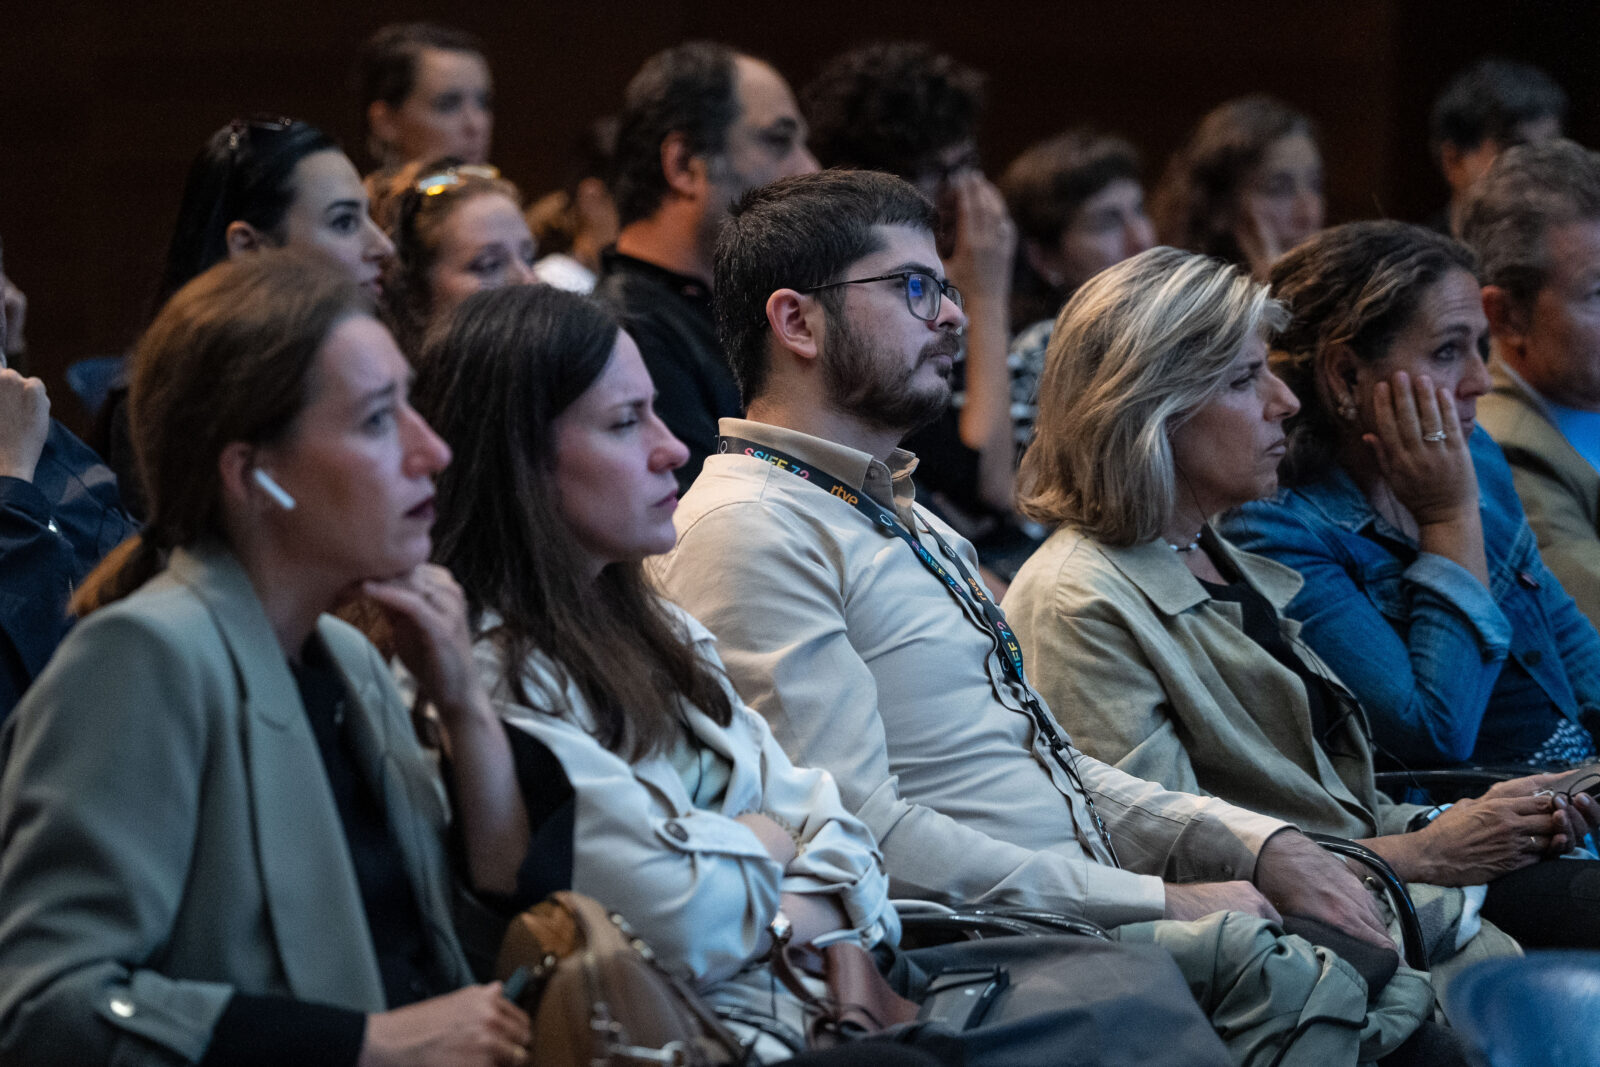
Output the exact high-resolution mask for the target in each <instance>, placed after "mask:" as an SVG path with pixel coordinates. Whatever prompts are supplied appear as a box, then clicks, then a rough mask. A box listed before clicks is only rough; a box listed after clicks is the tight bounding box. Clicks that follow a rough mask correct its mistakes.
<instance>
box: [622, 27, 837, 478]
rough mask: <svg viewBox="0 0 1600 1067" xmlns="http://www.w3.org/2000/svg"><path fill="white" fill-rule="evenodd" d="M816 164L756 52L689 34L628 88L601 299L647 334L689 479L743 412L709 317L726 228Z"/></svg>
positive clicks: (647, 352)
mask: <svg viewBox="0 0 1600 1067" xmlns="http://www.w3.org/2000/svg"><path fill="white" fill-rule="evenodd" d="M816 169H817V161H816V160H815V159H813V158H812V156H811V153H810V152H808V151H807V150H806V128H805V123H804V122H803V121H802V120H801V118H800V110H799V108H798V106H796V104H795V102H794V94H793V93H792V92H791V91H790V90H789V85H788V83H787V82H785V81H784V80H783V78H782V76H780V75H779V74H778V72H777V71H775V70H773V69H772V68H771V67H770V66H768V65H767V64H765V63H763V62H761V61H760V60H758V59H754V58H752V57H750V56H746V55H740V54H739V53H737V52H735V51H734V50H733V49H731V48H728V47H727V46H725V45H720V44H714V43H711V42H708V41H691V42H689V43H687V44H681V45H678V46H676V47H674V48H669V49H667V50H666V51H664V52H660V53H657V54H656V55H654V56H652V57H651V58H650V59H648V60H647V61H646V62H645V65H644V66H643V68H641V69H640V71H639V73H638V74H636V75H635V76H634V78H633V80H632V81H631V82H629V83H628V89H627V95H626V99H625V101H624V106H623V110H622V114H621V115H620V116H619V118H618V128H617V150H616V161H615V164H614V166H613V172H614V178H613V183H612V193H613V195H614V196H615V197H616V202H617V213H618V221H619V222H620V224H621V227H622V228H621V230H620V232H619V233H618V235H617V243H616V247H615V248H614V249H612V250H610V251H608V252H606V253H605V254H604V255H603V257H602V259H601V267H600V281H599V283H598V285H597V287H596V289H595V295H596V296H598V297H599V298H600V299H601V300H603V301H605V302H606V303H607V304H610V305H611V306H612V307H613V308H614V309H615V310H616V311H617V313H618V315H619V316H620V318H621V319H622V325H623V327H624V328H625V329H626V330H627V331H628V333H629V335H630V336H632V337H633V339H634V340H635V341H637V342H638V344H639V352H640V354H641V355H643V356H644V362H645V366H646V367H648V368H649V370H650V377H651V378H652V379H653V380H654V381H655V386H656V390H657V394H658V395H657V398H656V410H657V413H658V414H660V416H661V418H662V421H664V422H665V423H666V424H667V426H668V428H669V429H671V430H672V432H673V433H674V434H676V435H677V436H678V437H679V439H681V440H682V441H683V443H684V444H686V445H688V446H689V461H688V462H687V463H685V464H684V465H683V466H682V467H680V468H678V472H677V474H678V484H679V486H680V487H682V488H685V489H686V488H688V486H689V484H690V483H691V482H693V481H694V478H695V475H696V474H698V473H699V472H700V464H701V463H702V462H703V461H704V459H705V457H706V456H707V455H709V454H710V453H711V450H712V448H713V447H714V446H715V444H716V437H717V419H718V417H720V416H723V415H736V414H738V412H739V390H738V386H737V385H736V384H735V383H734V381H733V375H732V372H731V371H730V370H729V369H728V365H727V361H726V360H725V359H724V358H723V355H722V348H721V346H720V345H719V344H718V343H717V335H716V328H715V327H714V325H713V324H712V320H711V248H712V243H713V242H714V241H715V240H716V236H717V230H718V228H719V227H720V226H721V225H722V221H723V220H724V219H725V218H727V214H728V205H729V204H731V203H732V202H733V200H734V199H735V198H736V197H738V196H739V195H740V194H742V193H744V192H745V191H746V190H748V189H753V188H754V187H756V186H757V185H762V184H764V183H766V182H769V181H772V180H773V179H774V178H780V177H783V176H784V175H787V174H803V173H807V172H809V171H814V170H816Z"/></svg>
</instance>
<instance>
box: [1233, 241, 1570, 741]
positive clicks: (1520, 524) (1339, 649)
mask: <svg viewBox="0 0 1600 1067" xmlns="http://www.w3.org/2000/svg"><path fill="white" fill-rule="evenodd" d="M1272 285H1273V292H1274V295H1275V296H1277V298H1278V299H1279V300H1281V301H1282V302H1283V303H1284V304H1285V306H1287V308H1288V309H1289V313H1290V315H1291V320H1290V322H1289V325H1288V327H1287V328H1286V329H1285V330H1284V331H1283V333H1282V334H1280V335H1279V337H1278V339H1277V342H1276V349H1277V351H1276V352H1275V357H1274V358H1275V363H1276V365H1277V367H1278V368H1279V369H1280V373H1281V375H1282V376H1283V378H1284V380H1285V381H1287V382H1288V383H1289V385H1290V386H1291V387H1293V389H1294V391H1295V393H1296V394H1297V395H1298V396H1299V397H1300V400H1301V404H1302V408H1301V410H1300V413H1299V414H1298V415H1297V416H1295V417H1293V418H1291V419H1289V420H1288V421H1287V423H1286V424H1285V425H1286V429H1287V431H1288V453H1287V455H1286V456H1285V457H1284V463H1283V469H1282V472H1281V474H1282V479H1283V483H1284V486H1285V488H1284V490H1283V491H1282V492H1280V493H1279V494H1278V496H1277V499H1276V500H1274V501H1260V502H1258V503H1254V504H1248V505H1246V506H1245V507H1244V508H1243V509H1241V510H1240V511H1239V512H1238V513H1237V514H1236V515H1235V516H1234V517H1232V518H1230V519H1229V520H1227V522H1226V523H1225V526H1224V529H1225V531H1226V532H1227V534H1228V536H1229V537H1230V538H1231V539H1232V540H1233V541H1234V542H1235V543H1237V544H1239V545H1240V547H1242V548H1245V549H1247V550H1249V551H1252V552H1259V553H1261V554H1262V555H1265V556H1269V557H1271V558H1273V559H1276V560H1278V561H1279V562H1282V563H1286V564H1288V565H1289V566H1290V567H1293V568H1294V569H1295V570H1297V571H1299V572H1300V574H1301V575H1302V576H1303V577H1304V579H1305V585H1304V587H1303V588H1302V589H1301V590H1300V592H1299V594H1298V595H1297V596H1296V597H1295V598H1294V600H1293V601H1291V602H1290V604H1289V606H1288V613H1289V614H1290V615H1291V616H1293V617H1294V618H1297V619H1299V620H1301V621H1302V622H1303V623H1304V631H1303V632H1304V635H1305V639H1306V641H1307V642H1309V643H1310V645H1311V647H1313V648H1315V649H1316V650H1317V653H1318V655H1320V656H1321V657H1322V658H1323V659H1325V660H1327V661H1328V663H1329V664H1330V665H1332V667H1333V669H1334V670H1336V671H1337V672H1338V673H1339V676H1340V677H1341V678H1343V679H1344V680H1345V682H1346V683H1347V684H1348V685H1349V686H1350V688H1351V689H1352V690H1353V691H1354V692H1355V694H1356V696H1357V697H1359V698H1360V699H1361V702H1362V704H1363V705H1365V707H1366V709H1367V712H1368V714H1369V715H1370V716H1371V718H1372V733H1373V739H1374V741H1375V742H1376V743H1377V744H1378V745H1379V746H1380V749H1381V751H1383V752H1384V753H1385V754H1387V755H1388V756H1389V757H1390V758H1392V759H1394V760H1398V761H1402V762H1404V763H1406V764H1410V765H1412V766H1440V765H1450V764H1456V763H1460V762H1462V761H1464V760H1468V759H1471V760H1474V761H1476V762H1480V763H1518V764H1524V765H1533V766H1539V767H1550V766H1565V765H1569V764H1576V763H1583V762H1588V761H1592V760H1594V759H1595V753H1596V747H1595V740H1594V737H1593V733H1592V730H1593V726H1594V724H1595V723H1596V719H1595V718H1594V717H1595V716H1596V715H1600V636H1597V635H1596V634H1595V630H1594V627H1593V626H1591V625H1590V624H1589V622H1588V621H1587V620H1586V619H1585V618H1584V617H1583V615H1582V614H1581V613H1580V612H1579V611H1578V610H1577V607H1576V606H1575V605H1574V604H1573V602H1572V598H1571V597H1569V596H1567V594H1566V593H1565V592H1564V591H1563V590H1562V588H1561V585H1560V583H1559V582H1557V581H1556V579H1555V578H1554V577H1553V576H1552V575H1551V574H1550V572H1549V571H1548V570H1547V569H1546V568H1545V565H1544V563H1543V562H1542V561H1541V560H1540V558H1539V548H1538V544H1537V541H1536V539H1535V537H1534V535H1533V532H1532V531H1531V530H1530V529H1529V528H1528V522H1527V519H1526V517H1525V516H1524V515H1523V511H1522V505H1521V504H1520V503H1519V502H1518V500H1517V494H1516V491H1515V489H1514V488H1513V486H1512V482H1511V474H1510V471H1509V468H1508V467H1507V465H1506V461H1505V457H1504V456H1502V455H1501V453H1500V449H1499V447H1498V446H1496V445H1495V443H1494V442H1493V441H1492V440H1490V438H1489V435H1488V434H1487V433H1481V432H1478V431H1477V430H1476V429H1475V425H1476V424H1475V419H1474V414H1475V407H1476V404H1477V400H1478V398H1479V397H1480V396H1482V395H1483V394H1484V393H1485V392H1487V391H1488V389H1489V374H1488V371H1487V368H1486V367H1485V365H1484V364H1485V352H1486V351H1487V344H1488V323H1487V321H1486V320H1485V318H1484V313H1483V306H1482V302H1481V300H1480V297H1479V285H1478V279H1477V277H1476V275H1475V274H1474V264H1473V260H1472V255H1471V253H1470V252H1468V251H1467V249H1466V248H1464V247H1463V246H1461V245H1459V244H1457V243H1456V242H1455V241H1452V240H1450V239H1449V238H1447V237H1443V236H1440V235H1439V234H1436V233H1433V232H1431V231H1429V230H1425V229H1422V228H1421V227H1417V226H1409V225H1405V224H1403V223H1397V222H1361V223H1351V224H1349V225H1346V226H1338V227H1335V228H1333V229H1331V230H1328V231H1325V232H1324V233H1322V234H1320V235H1318V236H1317V237H1315V238H1314V239H1312V240H1311V241H1308V242H1306V243H1305V244H1303V245H1301V246H1300V247H1298V248H1296V249H1295V250H1294V251H1293V252H1291V253H1289V254H1288V255H1286V256H1284V257H1283V258H1282V259H1281V260H1279V261H1278V263H1276V264H1275V265H1274V266H1273V268H1272Z"/></svg>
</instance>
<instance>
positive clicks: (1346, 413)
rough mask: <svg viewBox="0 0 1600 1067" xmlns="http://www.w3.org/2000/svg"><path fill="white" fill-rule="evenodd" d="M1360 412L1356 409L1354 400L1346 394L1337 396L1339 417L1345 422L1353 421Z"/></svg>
mask: <svg viewBox="0 0 1600 1067" xmlns="http://www.w3.org/2000/svg"><path fill="white" fill-rule="evenodd" d="M1359 414H1360V412H1359V411H1357V410H1356V402H1355V401H1354V400H1351V399H1350V397H1349V395H1348V394H1346V395H1344V396H1341V397H1340V398H1339V417H1340V418H1341V419H1343V420H1344V421H1345V422H1355V421H1356V416H1357V415H1359Z"/></svg>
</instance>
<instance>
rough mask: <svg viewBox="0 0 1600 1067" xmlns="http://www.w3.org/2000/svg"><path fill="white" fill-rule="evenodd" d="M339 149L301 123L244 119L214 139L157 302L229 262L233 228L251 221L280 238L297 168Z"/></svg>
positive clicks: (202, 159) (192, 177)
mask: <svg viewBox="0 0 1600 1067" xmlns="http://www.w3.org/2000/svg"><path fill="white" fill-rule="evenodd" d="M337 151H339V146H338V145H337V144H336V143H334V140H333V138H331V137H329V136H328V135H327V134H325V133H323V132H322V131H321V130H319V129H317V128H316V127H315V126H313V125H311V124H310V123H309V122H300V121H298V120H296V119H279V118H268V117H265V116H258V117H255V118H248V119H247V118H237V119H234V120H233V121H232V122H230V123H228V124H227V125H226V126H224V127H222V129H220V130H218V131H217V132H216V133H214V134H212V135H211V136H210V137H209V138H208V139H207V140H206V143H205V146H204V147H202V148H201V149H200V151H199V153H198V154H197V155H196V156H195V158H194V162H193V163H191V164H190V165H189V177H188V179H187V180H186V181H185V182H184V186H183V200H182V202H181V203H180V204H179V205H178V219H177V222H176V223H175V224H174V225H173V228H172V242H171V244H170V245H168V246H167V264H166V267H165V269H164V270H163V272H162V276H161V288H160V290H159V292H158V293H157V305H158V306H159V305H160V304H164V303H166V301H167V299H168V298H169V297H171V296H172V294H174V293H176V292H177V291H178V290H179V289H181V288H182V287H183V286H184V285H185V284H186V283H187V282H188V281H189V280H190V279H192V278H194V277H196V276H197V275H199V274H200V273H201V272H202V271H204V270H205V269H206V268H208V267H210V266H211V265H213V264H215V263H220V262H221V261H222V260H224V259H227V258H228V241H227V234H228V226H229V224H230V223H233V222H247V223H249V224H250V225H251V227H253V228H254V229H256V230H258V231H260V232H261V233H263V234H266V235H267V236H268V237H270V238H272V239H273V240H279V241H281V240H282V238H283V232H282V230H283V219H284V216H285V215H286V214H287V213H288V211H289V208H290V206H291V205H293V203H294V195H295V190H294V184H293V181H292V179H293V177H294V169H295V167H297V166H299V165H300V161H301V160H302V159H305V158H306V157H307V156H310V155H315V154H316V153H318V152H337Z"/></svg>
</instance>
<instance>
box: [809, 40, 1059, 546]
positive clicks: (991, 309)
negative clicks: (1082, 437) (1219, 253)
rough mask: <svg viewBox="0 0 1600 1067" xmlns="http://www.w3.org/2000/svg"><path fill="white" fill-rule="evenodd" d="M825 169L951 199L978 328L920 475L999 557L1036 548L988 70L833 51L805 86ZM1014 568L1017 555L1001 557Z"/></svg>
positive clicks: (953, 264) (1012, 245)
mask: <svg viewBox="0 0 1600 1067" xmlns="http://www.w3.org/2000/svg"><path fill="white" fill-rule="evenodd" d="M800 95H801V101H802V105H803V107H804V109H805V113H806V118H808V119H809V120H810V121H811V143H812V147H813V149H814V150H815V151H816V153H817V159H818V160H819V161H820V162H821V163H822V165H823V166H825V167H852V168H857V169H861V170H879V171H884V172H885V173H888V174H897V175H899V176H900V177H902V178H904V179H906V180H907V181H909V182H910V183H911V184H912V185H915V186H916V187H917V189H918V190H919V191H920V192H921V193H922V195H924V196H926V197H927V198H928V199H930V200H932V201H933V203H934V204H935V206H936V207H937V208H938V209H939V227H938V230H937V233H938V235H939V237H938V239H939V254H940V256H941V257H942V258H943V260H944V262H945V264H946V265H947V267H948V268H949V271H950V279H949V280H950V282H951V284H953V285H955V286H957V287H958V288H959V289H960V290H961V295H962V297H963V298H964V300H965V303H964V304H963V308H964V310H965V311H966V314H967V329H966V334H965V341H964V344H963V347H962V350H961V352H959V353H958V354H957V364H958V369H957V373H956V376H955V378H954V379H952V384H953V386H954V388H953V391H952V403H951V405H950V407H949V409H948V410H946V411H944V412H941V413H940V415H939V418H938V419H936V420H934V421H933V422H932V423H930V424H929V425H928V426H926V427H924V428H922V429H921V430H920V431H919V432H918V433H917V434H916V435H915V436H914V437H913V438H912V440H911V441H910V442H909V444H910V446H911V447H912V448H914V449H915V450H916V451H917V454H918V455H920V456H922V458H923V465H922V468H921V469H920V470H918V471H917V484H918V486H919V487H921V488H922V489H923V490H924V492H925V496H926V497H927V500H928V502H930V503H933V504H934V506H935V507H936V510H937V511H938V513H939V515H940V517H941V518H945V519H948V520H950V521H951V522H953V523H955V524H956V525H957V526H958V528H959V529H961V530H962V531H963V532H964V533H966V534H967V535H968V536H969V538H970V539H972V540H974V541H976V542H977V543H978V548H979V554H980V556H981V557H983V558H984V560H985V562H988V561H989V560H990V559H991V558H994V557H1008V556H1010V555H1013V554H1015V555H1017V560H1016V562H1020V561H1021V558H1023V557H1025V555H1026V552H1027V551H1028V550H1030V549H1031V548H1032V542H1027V541H1024V543H1023V544H1022V545H1021V546H1020V547H1021V552H1017V551H1016V549H1017V548H1018V545H1017V541H1018V536H1017V531H1016V529H1015V525H1014V523H1013V522H1012V521H1011V517H1012V504H1013V496H1014V492H1015V474H1016V447H1015V445H1014V443H1013V441H1014V431H1013V429H1012V421H1011V379H1010V372H1009V370H1008V369H1007V367H1006V348H1007V346H1008V345H1009V344H1010V341H1011V319H1010V315H1009V308H1008V303H1009V301H1010V299H1011V272H1012V266H1013V264H1012V259H1013V256H1014V254H1015V250H1016V229H1015V227H1014V226H1013V225H1012V223H1011V219H1010V218H1009V217H1008V216H1007V214H1006V205H1005V199H1004V198H1003V197H1002V196H1001V195H1000V192H999V190H997V189H996V188H995V187H994V186H993V185H992V184H990V182H989V180H988V179H987V178H985V177H984V174H983V167H982V163H981V161H980V160H979V157H978V142H977V138H978V124H979V121H980V119H981V118H982V115H983V104H984V77H983V75H982V74H980V73H979V72H978V71H976V70H973V69H972V68H971V67H967V66H964V65H963V64H961V63H959V62H957V61H956V60H955V59H954V58H952V57H951V56H947V55H941V54H940V53H938V52H936V51H934V50H933V48H931V47H930V46H929V45H927V44H923V43H920V42H904V41H902V42H891V43H886V44H874V45H867V46H865V47H862V48H857V49H853V50H852V51H849V52H845V53H844V54H842V55H840V56H837V57H836V58H834V59H833V60H832V61H830V62H829V63H828V64H827V65H826V66H825V67H824V68H823V70H822V72H821V73H820V74H818V75H817V77H816V79H815V80H814V81H812V82H811V83H810V84H809V85H807V86H806V87H805V89H804V90H803V91H802V92H801V94H800ZM995 562H997V563H999V564H1000V566H1001V569H1002V570H1003V571H1004V573H1005V574H1006V575H1009V574H1010V573H1011V571H1012V570H1014V568H1015V564H1014V563H1013V564H1009V565H1008V564H1007V563H1006V562H1005V561H1004V559H1003V558H996V559H995Z"/></svg>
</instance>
